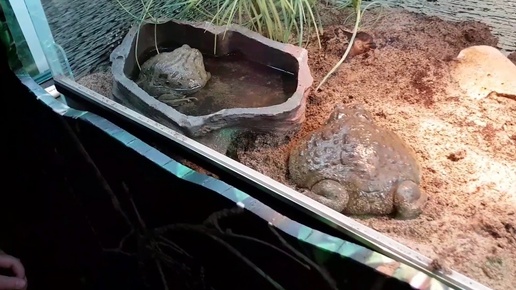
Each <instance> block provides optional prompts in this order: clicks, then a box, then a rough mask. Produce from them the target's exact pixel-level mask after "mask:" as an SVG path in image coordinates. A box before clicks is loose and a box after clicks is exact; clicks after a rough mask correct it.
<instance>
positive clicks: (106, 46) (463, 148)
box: [2, 0, 516, 289]
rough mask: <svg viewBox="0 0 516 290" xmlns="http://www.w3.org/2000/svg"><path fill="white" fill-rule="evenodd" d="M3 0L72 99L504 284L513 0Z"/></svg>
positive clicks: (511, 253)
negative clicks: (172, 140)
mask: <svg viewBox="0 0 516 290" xmlns="http://www.w3.org/2000/svg"><path fill="white" fill-rule="evenodd" d="M22 4H23V5H22ZM22 6H24V7H22ZM2 8H3V10H4V11H14V14H11V18H9V17H8V18H7V19H17V20H18V23H19V24H18V26H19V28H11V30H13V31H14V30H16V31H19V33H15V36H13V37H15V38H16V37H17V36H19V37H21V36H23V39H24V41H21V42H17V43H21V44H20V45H18V46H17V47H16V49H18V53H19V55H20V59H21V60H22V63H23V66H24V67H25V68H26V70H28V71H33V73H31V76H34V77H35V76H36V75H39V74H42V73H45V72H47V73H48V71H50V72H51V76H52V77H53V79H54V82H55V87H56V88H57V91H58V92H60V93H62V94H64V96H65V99H64V101H66V102H68V104H69V105H70V106H72V107H74V106H77V107H81V106H83V104H85V103H88V104H95V106H101V107H103V108H105V109H107V110H111V111H113V112H116V113H117V114H120V115H123V116H125V117H126V118H130V119H132V120H135V122H143V123H145V126H146V127H148V128H151V129H152V130H154V131H156V132H158V133H159V134H164V135H167V136H169V137H170V138H172V139H174V140H176V141H177V142H178V143H180V144H182V146H185V147H187V148H189V150H194V151H196V152H198V154H201V155H204V156H206V158H207V159H209V160H211V161H212V162H214V163H216V164H217V166H220V167H224V168H225V170H227V171H228V172H232V174H237V175H239V176H241V178H242V179H245V180H247V181H249V182H251V183H253V184H255V185H256V186H258V187H261V188H265V189H267V190H269V191H270V192H271V194H273V195H274V196H276V197H277V198H278V199H280V200H283V201H285V200H288V201H290V202H292V203H293V204H295V206H297V207H299V208H303V209H305V210H307V211H310V212H311V213H312V214H314V215H318V216H319V217H320V218H322V219H324V220H326V221H327V222H328V223H330V224H331V225H333V226H334V227H336V228H338V229H340V230H341V231H343V232H346V233H347V234H349V235H351V236H353V237H356V238H358V239H359V240H361V241H364V242H365V243H367V244H368V245H370V246H371V247H372V248H374V249H376V250H378V251H380V252H382V253H385V254H387V255H390V256H392V257H396V258H398V259H401V260H403V261H405V262H406V263H408V264H409V265H411V266H413V267H416V268H418V269H420V270H422V271H425V272H427V273H428V274H429V275H433V276H435V277H437V278H438V279H441V280H442V281H445V282H447V283H449V285H454V286H456V287H459V288H464V289H485V288H482V287H484V286H483V285H486V286H488V287H490V288H493V289H510V288H512V287H511V286H513V285H516V276H515V275H514V273H515V272H516V181H515V180H516V30H515V27H516V16H515V15H516V2H514V1H500V0H489V1H445V0H435V1H423V0H421V1H409V0H381V1H374V2H372V1H323V0H321V1H316V0H278V1H265V0H253V1H239V0H234V1H202V0H181V1H173V0H141V1H136V0H100V1H87V0H73V1H72V0H70V1H58V0H41V1H40V0H24V1H21V0H16V1H14V0H13V1H7V0H3V1H2ZM10 13H11V12H10ZM4 14H5V12H4ZM24 17H25V18H27V19H29V20H30V21H29V22H30V23H31V24H30V25H25V24H23V23H26V22H24V21H23V19H25V18H24ZM8 24H9V26H10V27H18V26H16V25H17V24H15V23H14V22H12V23H8ZM31 59H32V60H31ZM43 59H45V60H46V61H41V60H43ZM36 67H37V68H36ZM459 273H462V274H459ZM463 275H464V276H463ZM466 276H467V277H466ZM482 284H483V285H482ZM422 289H423V288H422Z"/></svg>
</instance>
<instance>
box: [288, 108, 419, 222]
mask: <svg viewBox="0 0 516 290" xmlns="http://www.w3.org/2000/svg"><path fill="white" fill-rule="evenodd" d="M289 174H290V178H291V180H292V181H293V182H294V183H295V184H296V185H297V186H299V187H301V188H304V189H308V190H307V191H305V192H304V194H306V195H307V196H309V197H311V198H312V199H314V200H316V201H318V202H320V203H322V204H324V205H326V206H328V207H330V208H332V209H334V210H336V211H338V212H341V213H344V214H348V215H385V214H390V213H393V212H395V213H396V215H397V217H399V218H404V219H410V218H415V217H417V216H418V215H419V214H420V213H421V212H422V207H423V206H424V204H425V203H426V200H427V195H426V194H425V193H424V192H422V191H420V189H419V184H420V166H419V164H418V162H417V159H416V156H415V153H414V151H413V150H412V148H410V147H409V146H408V145H407V144H406V143H405V142H404V141H403V140H402V139H401V138H400V137H399V136H398V135H396V134H395V133H394V132H392V131H390V130H387V129H384V128H381V127H379V126H377V125H375V124H374V122H373V118H372V116H371V115H370V113H369V112H367V111H366V110H365V109H364V108H363V106H362V105H352V106H344V105H341V104H340V105H337V106H336V108H335V109H334V111H333V112H332V114H331V115H330V117H329V119H328V121H327V122H326V124H325V125H324V126H323V127H321V128H320V129H318V130H316V131H314V132H313V133H312V134H310V135H308V136H307V137H306V138H305V139H302V140H300V141H299V143H298V144H297V145H296V146H295V147H294V148H293V149H292V151H291V152H290V157H289Z"/></svg>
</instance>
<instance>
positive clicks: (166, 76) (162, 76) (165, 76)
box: [159, 74, 168, 79]
mask: <svg viewBox="0 0 516 290" xmlns="http://www.w3.org/2000/svg"><path fill="white" fill-rule="evenodd" d="M159 77H160V78H162V79H168V75H167V74H160V75H159Z"/></svg>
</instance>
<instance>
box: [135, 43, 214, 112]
mask: <svg viewBox="0 0 516 290" xmlns="http://www.w3.org/2000/svg"><path fill="white" fill-rule="evenodd" d="M210 77H211V74H210V73H209V72H207V71H206V69H205V67H204V60H203V56H202V54H201V52H200V51H199V50H198V49H195V48H191V47H190V46H188V45H186V44H185V45H183V46H181V47H179V48H176V49H175V50H173V51H171V52H162V53H159V54H157V55H155V56H153V57H151V58H150V59H149V60H147V61H146V62H145V63H144V64H143V65H142V67H141V71H140V74H139V75H138V79H137V81H136V84H137V85H138V86H140V87H141V88H142V89H143V90H144V91H146V92H147V93H148V94H149V95H151V96H153V97H155V98H156V99H158V100H159V101H161V102H164V103H166V104H168V105H170V106H173V107H176V106H180V105H182V104H184V103H188V102H191V101H192V100H195V99H196V98H194V97H187V95H190V94H193V93H195V92H197V91H199V90H200V89H202V88H203V87H204V86H205V85H206V83H207V82H208V80H209V79H210Z"/></svg>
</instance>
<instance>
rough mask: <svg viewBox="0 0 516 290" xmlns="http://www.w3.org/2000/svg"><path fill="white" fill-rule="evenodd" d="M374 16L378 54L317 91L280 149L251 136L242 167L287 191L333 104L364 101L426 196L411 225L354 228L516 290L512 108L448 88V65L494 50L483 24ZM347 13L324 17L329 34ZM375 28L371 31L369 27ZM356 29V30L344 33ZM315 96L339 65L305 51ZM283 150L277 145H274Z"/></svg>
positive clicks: (513, 104) (241, 154)
mask: <svg viewBox="0 0 516 290" xmlns="http://www.w3.org/2000/svg"><path fill="white" fill-rule="evenodd" d="M377 15H378V14H376V13H375V12H372V11H371V12H368V13H367V14H366V16H365V19H364V26H363V30H364V31H366V32H369V33H371V34H372V35H373V36H374V37H375V40H376V42H377V44H378V45H379V48H378V49H377V50H376V51H375V52H374V53H370V54H369V55H364V56H358V57H356V58H354V59H352V60H350V61H349V62H347V63H345V64H343V65H342V66H341V68H340V69H339V71H338V73H337V74H335V75H334V76H333V77H332V78H330V80H329V81H328V82H327V83H326V84H325V85H324V86H323V87H322V89H321V91H320V92H317V93H315V92H312V93H311V94H310V97H309V102H308V105H307V113H306V114H307V116H306V122H305V123H304V124H303V127H302V128H301V130H300V132H297V133H293V134H292V135H291V136H288V137H287V138H286V139H285V140H283V142H281V140H277V139H275V138H273V137H266V136H254V137H253V138H252V140H251V141H250V140H249V134H246V136H245V138H242V139H241V140H240V141H239V145H238V146H239V149H238V152H237V157H238V160H239V161H240V162H242V163H244V164H245V165H247V166H250V167H252V168H254V169H256V170H258V171H260V172H262V173H264V174H266V175H268V176H270V177H272V178H274V179H276V180H278V181H280V182H283V183H285V184H288V185H292V184H290V182H289V180H288V172H287V159H288V152H289V149H290V148H291V146H292V145H293V144H295V142H296V140H297V139H298V138H299V137H300V136H304V135H305V134H308V133H309V132H311V131H312V130H314V129H316V128H318V127H319V126H321V124H322V122H323V121H324V120H325V119H326V118H327V116H328V114H329V113H330V111H331V110H332V108H333V106H334V105H335V104H336V103H339V102H344V103H351V102H361V103H364V104H365V106H366V107H367V108H368V109H369V110H370V111H371V112H372V113H373V114H374V116H375V119H376V122H377V123H378V124H380V125H382V126H385V127H388V128H391V129H392V130H394V131H396V132H397V133H398V134H399V135H400V136H402V137H403V138H404V139H405V140H406V141H407V142H408V143H409V144H410V145H411V146H413V147H414V149H415V150H416V152H417V154H418V158H419V160H420V162H421V165H422V167H423V171H422V179H423V182H422V188H423V190H424V191H426V193H428V195H429V196H430V199H429V202H428V204H427V206H426V208H425V211H424V213H423V214H422V215H421V216H420V217H419V218H417V219H415V220H410V221H399V220H392V219H390V218H388V217H377V218H370V219H357V220H359V221H360V222H362V223H363V224H365V225H367V226H370V227H372V228H373V229H375V230H378V231H380V232H382V233H384V234H386V235H388V236H390V237H392V238H394V239H396V240H398V241H400V242H402V243H404V244H406V245H407V246H409V247H411V248H413V249H415V250H417V251H420V252H422V253H423V254H424V255H426V256H428V257H431V258H434V259H436V260H435V264H438V265H440V267H449V268H452V269H454V270H456V271H459V272H461V273H463V274H465V275H467V276H470V277H471V278H473V279H475V280H477V281H479V282H481V283H483V284H485V285H488V286H490V287H492V288H494V289H512V288H513V287H514V285H516V275H514V273H516V101H515V100H511V99H510V98H505V97H501V96H497V95H495V94H491V95H490V96H489V97H486V98H483V99H478V100H476V99H473V98H468V97H466V96H465V95H464V94H462V93H461V91H460V90H459V87H458V85H456V84H455V83H453V82H452V78H451V76H450V73H451V63H453V61H451V60H452V59H453V58H455V57H456V56H457V55H458V54H459V52H460V51H461V50H462V49H464V48H466V47H469V46H472V45H480V44H485V45H492V46H496V43H497V40H496V38H494V37H493V36H492V35H491V33H490V32H489V29H488V28H487V27H486V26H485V25H482V24H479V23H471V22H470V23H450V22H445V21H442V20H439V19H437V18H430V17H425V16H421V15H416V14H411V13H408V12H403V11H401V10H384V12H383V13H382V14H381V17H380V18H379V19H378V18H377V17H378V16H377ZM345 17H346V12H338V11H337V10H332V9H324V11H323V15H322V18H323V20H324V22H325V24H326V25H327V26H326V27H327V28H326V31H328V30H329V29H328V25H335V24H337V23H339V22H340V23H342V20H343V19H345ZM377 19H378V22H376V24H375V25H374V26H372V25H371V24H372V23H374V21H375V20H377ZM346 28H347V29H351V26H347V27H346ZM308 49H309V57H310V60H309V64H310V66H311V69H312V74H313V76H314V78H315V80H316V83H315V85H314V87H315V86H316V85H317V84H318V83H317V81H319V80H321V79H322V78H323V77H324V75H325V74H326V73H327V72H328V71H329V70H330V69H331V68H332V66H333V65H334V64H335V63H336V62H337V61H338V60H339V59H340V57H341V55H337V54H335V53H332V52H331V51H338V49H337V50H335V49H332V50H331V51H330V50H328V51H326V52H325V51H320V50H319V49H318V46H317V45H315V43H313V44H311V45H309V47H308ZM278 143H280V144H279V145H278Z"/></svg>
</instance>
